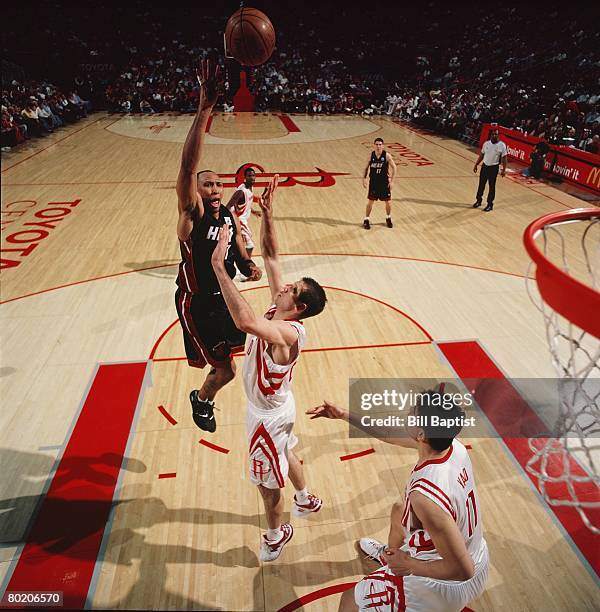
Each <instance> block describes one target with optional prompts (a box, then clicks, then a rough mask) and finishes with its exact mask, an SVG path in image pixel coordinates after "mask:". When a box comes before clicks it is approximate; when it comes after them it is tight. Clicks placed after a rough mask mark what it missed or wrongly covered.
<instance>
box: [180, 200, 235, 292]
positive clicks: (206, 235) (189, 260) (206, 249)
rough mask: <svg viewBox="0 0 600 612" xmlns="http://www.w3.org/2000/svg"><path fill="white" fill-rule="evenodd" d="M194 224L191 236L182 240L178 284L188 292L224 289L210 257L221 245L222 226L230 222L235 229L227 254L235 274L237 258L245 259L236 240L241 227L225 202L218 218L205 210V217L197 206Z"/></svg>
mask: <svg viewBox="0 0 600 612" xmlns="http://www.w3.org/2000/svg"><path fill="white" fill-rule="evenodd" d="M192 220H193V223H194V227H193V229H192V233H191V234H190V237H189V238H188V239H187V240H186V241H185V242H184V241H182V240H180V241H179V248H180V251H181V263H180V264H179V274H178V275H177V284H178V285H179V287H180V288H181V289H182V290H183V291H185V292H187V293H193V294H196V295H198V294H200V295H216V294H219V293H220V292H221V288H220V287H219V281H218V280H217V277H216V276H215V273H214V270H213V267H212V264H211V262H210V258H211V257H212V253H213V251H214V250H215V247H216V246H217V240H218V238H219V228H220V227H221V226H222V225H224V224H225V223H227V224H228V225H229V228H230V230H231V234H230V236H229V249H228V250H227V254H226V257H225V267H226V268H227V273H228V274H229V276H230V277H231V278H233V277H234V276H235V265H234V262H239V261H241V254H240V252H239V250H238V248H237V244H236V241H235V237H236V233H237V229H236V226H235V223H234V221H233V216H232V214H231V212H230V211H229V210H227V208H225V206H221V207H220V209H219V216H218V218H217V219H215V218H214V217H213V216H212V215H211V214H209V213H207V212H206V211H205V212H204V216H203V217H202V218H200V217H199V215H198V209H197V208H196V209H195V210H194V215H193V217H192Z"/></svg>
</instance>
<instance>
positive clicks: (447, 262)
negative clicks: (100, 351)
mask: <svg viewBox="0 0 600 612" xmlns="http://www.w3.org/2000/svg"><path fill="white" fill-rule="evenodd" d="M307 255H309V256H311V257H370V258H374V259H397V260H399V261H417V262H423V263H433V264H440V265H444V266H454V267H456V268H467V269H469V270H481V271H483V272H494V273H496V274H504V275H506V276H515V277H516V278H527V276H524V275H523V274H516V273H514V272H504V271H503V270H494V269H493V268H481V267H479V266H470V265H468V264H461V263H455V262H452V261H436V260H435V259H420V258H417V257H400V256H397V255H371V254H369V253H279V256H280V257H300V256H307ZM256 256H257V257H262V255H261V254H260V253H257V254H256ZM178 265H179V263H178V262H175V263H166V264H160V265H157V266H148V267H147V268H135V269H134V270H126V271H125V272H115V273H114V274H105V275H104V276H94V277H92V278H86V279H83V280H79V281H74V282H72V283H66V284H64V285H57V286H56V287H50V288H48V289H42V290H41V291H34V292H33V293H25V294H23V295H19V296H17V297H14V298H9V299H8V300H0V304H8V303H9V302H15V301H16V300H22V299H24V298H28V297H33V296H34V295H40V294H41V293H48V292H49V291H56V290H57V289H65V288H66V287H73V286H75V285H82V284H84V283H92V282H94V281H99V280H104V279H105V278H114V277H116V276H123V275H125V274H135V273H137V272H144V271H146V270H156V269H158V268H173V267H175V266H178ZM532 278H533V277H532ZM262 288H263V287H253V289H262ZM243 291H246V290H245V289H242V292H243Z"/></svg>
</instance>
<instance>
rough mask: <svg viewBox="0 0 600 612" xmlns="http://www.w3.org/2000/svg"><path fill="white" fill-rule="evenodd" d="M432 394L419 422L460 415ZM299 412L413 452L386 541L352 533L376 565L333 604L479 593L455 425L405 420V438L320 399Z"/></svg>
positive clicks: (474, 518) (447, 605)
mask: <svg viewBox="0 0 600 612" xmlns="http://www.w3.org/2000/svg"><path fill="white" fill-rule="evenodd" d="M436 394H437V396H438V397H435V396H436ZM439 395H440V394H439V393H438V392H429V393H428V394H426V395H425V396H424V398H423V399H422V401H421V402H420V403H419V405H418V406H416V407H414V408H413V409H412V410H413V413H412V414H414V415H417V416H420V417H426V419H425V420H424V421H423V420H422V421H421V422H425V423H427V422H428V421H430V420H431V416H432V415H437V416H440V417H443V418H447V417H451V418H452V417H460V416H461V415H462V410H461V409H460V408H459V407H458V406H455V405H453V406H452V408H450V409H449V410H448V409H444V408H442V407H441V403H442V402H441V401H436V400H439V399H440V398H439ZM427 398H428V399H427ZM433 404H436V405H433ZM307 414H311V415H312V417H311V418H317V417H326V418H330V419H344V420H347V421H349V422H350V423H351V424H352V425H355V426H357V427H359V428H360V429H364V430H365V431H368V433H370V434H372V435H374V436H376V437H378V438H381V439H382V440H384V441H385V442H390V443H391V444H397V445H399V446H408V447H410V448H414V449H416V450H417V452H418V463H417V465H416V466H415V467H414V469H413V471H412V473H411V474H410V477H409V479H408V483H407V485H406V493H405V499H404V501H403V502H397V503H395V504H394V505H393V507H392V512H391V517H390V532H389V536H388V543H387V546H386V545H385V544H382V543H381V542H378V541H377V540H373V539H371V538H362V539H361V540H360V547H361V549H362V550H363V552H364V553H365V554H366V555H367V556H369V557H370V558H372V559H373V560H375V561H376V562H378V563H380V564H381V567H380V568H379V569H378V570H377V571H375V572H373V573H371V574H369V575H368V576H366V577H365V578H364V579H363V580H361V581H360V582H359V583H358V584H357V585H356V587H354V589H353V590H351V591H346V592H345V593H344V594H343V595H342V598H341V601H340V610H341V611H343V612H347V611H355V610H361V611H363V610H371V611H372V610H375V611H377V612H396V611H399V610H410V611H415V612H417V611H418V612H451V611H459V610H462V609H463V608H464V607H465V606H466V605H467V604H468V603H469V602H470V601H472V600H473V599H475V598H476V597H479V596H480V595H481V594H482V593H483V591H484V589H485V583H486V580H487V575H488V565H489V559H488V549H487V545H486V542H485V539H484V538H483V533H482V527H481V507H480V506H479V504H478V499H477V491H476V488H475V479H474V476H473V466H472V465H471V460H470V458H469V455H468V453H467V449H466V448H465V447H464V446H463V444H461V443H460V442H459V441H458V440H455V439H454V438H455V436H456V435H458V433H459V431H460V427H455V428H452V429H447V428H444V429H443V430H441V429H440V428H439V427H437V428H430V427H427V426H424V427H414V428H407V434H408V436H407V437H406V438H389V437H386V434H387V435H389V431H386V430H385V429H384V428H382V429H376V428H373V427H368V428H365V427H363V426H362V425H361V422H360V415H354V414H350V413H349V412H348V411H346V410H343V409H341V408H338V407H337V406H334V405H333V404H329V403H327V402H325V403H324V404H323V405H322V406H318V407H316V408H312V409H311V410H309V411H308V412H307Z"/></svg>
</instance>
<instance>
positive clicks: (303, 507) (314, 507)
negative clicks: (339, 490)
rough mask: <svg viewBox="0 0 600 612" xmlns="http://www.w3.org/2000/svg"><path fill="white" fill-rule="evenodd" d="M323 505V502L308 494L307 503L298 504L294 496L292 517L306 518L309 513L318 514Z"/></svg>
mask: <svg viewBox="0 0 600 612" xmlns="http://www.w3.org/2000/svg"><path fill="white" fill-rule="evenodd" d="M322 505H323V500H322V499H319V498H318V497H317V496H316V495H311V494H310V493H309V494H308V501H307V502H306V503H305V504H299V503H298V501H297V500H296V496H295V495H294V503H293V505H292V515H293V516H295V517H296V518H307V517H308V516H309V515H310V513H311V512H318V511H319V510H320V509H321V506H322Z"/></svg>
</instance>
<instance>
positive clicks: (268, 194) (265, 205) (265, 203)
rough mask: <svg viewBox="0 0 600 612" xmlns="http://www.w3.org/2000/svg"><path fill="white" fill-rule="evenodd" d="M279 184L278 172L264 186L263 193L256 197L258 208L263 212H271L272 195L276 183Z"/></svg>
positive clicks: (269, 213) (275, 189)
mask: <svg viewBox="0 0 600 612" xmlns="http://www.w3.org/2000/svg"><path fill="white" fill-rule="evenodd" d="M278 184H279V174H276V175H275V176H274V177H273V178H272V179H271V182H270V183H269V184H268V185H267V186H266V187H265V190H264V191H263V194H262V196H261V197H260V198H258V204H259V206H260V209H261V210H262V211H263V212H264V213H265V215H271V214H273V197H274V196H275V192H276V191H277V185H278Z"/></svg>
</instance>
